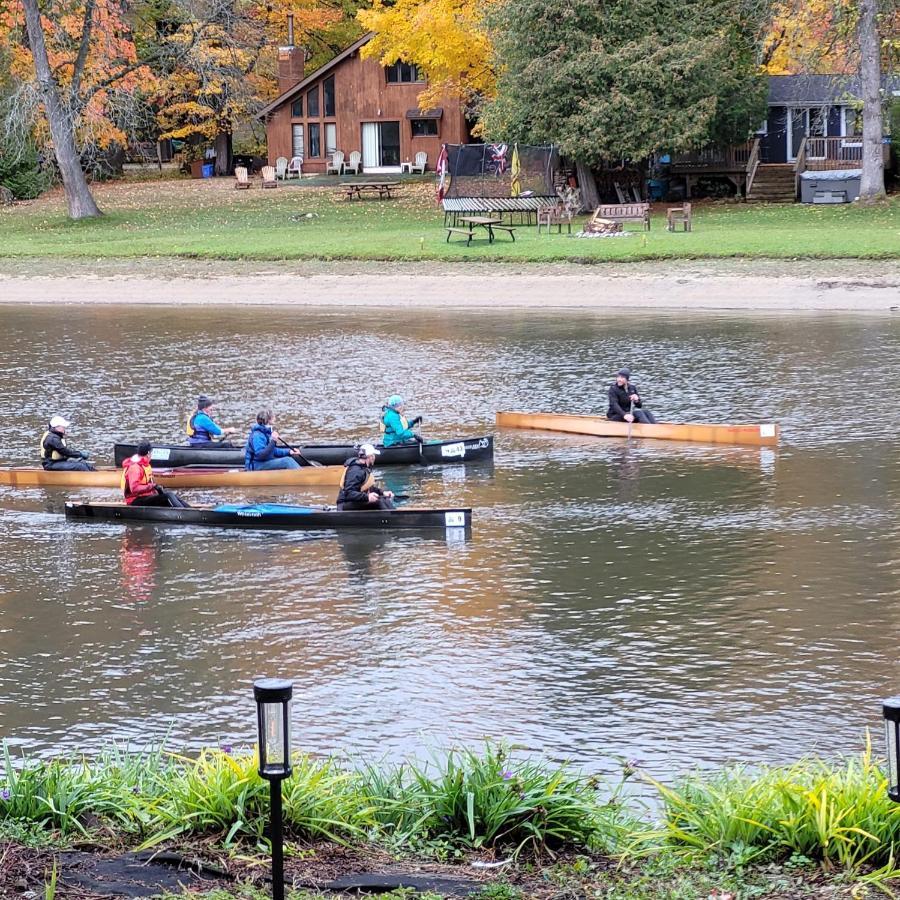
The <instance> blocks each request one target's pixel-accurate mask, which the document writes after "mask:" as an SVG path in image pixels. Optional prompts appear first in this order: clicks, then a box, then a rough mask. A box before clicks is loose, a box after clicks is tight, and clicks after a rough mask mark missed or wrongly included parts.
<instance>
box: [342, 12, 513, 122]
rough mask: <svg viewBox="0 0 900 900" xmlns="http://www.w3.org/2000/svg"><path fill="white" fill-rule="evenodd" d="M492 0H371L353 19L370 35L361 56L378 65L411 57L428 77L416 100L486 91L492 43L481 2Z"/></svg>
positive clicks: (491, 82) (491, 79)
mask: <svg viewBox="0 0 900 900" xmlns="http://www.w3.org/2000/svg"><path fill="white" fill-rule="evenodd" d="M494 2H497V0H396V2H394V3H392V4H391V5H388V4H386V3H385V2H383V0H373V5H372V7H371V8H370V9H362V10H360V11H359V13H357V19H358V20H359V22H360V23H361V24H362V25H363V27H364V28H366V29H368V30H369V31H373V32H375V37H374V38H373V39H372V40H371V41H370V42H369V43H368V44H367V45H366V46H365V47H364V48H363V50H362V54H363V56H366V57H369V58H375V59H378V60H379V61H380V62H381V63H382V64H383V65H391V64H393V63H395V62H397V61H402V62H409V63H415V64H416V65H417V66H418V67H419V69H421V71H422V72H423V74H424V75H425V77H426V78H427V80H428V86H427V88H426V89H425V90H424V91H423V92H422V94H421V95H420V103H421V105H422V106H426V107H427V106H435V105H437V100H438V98H439V97H440V96H441V95H442V94H449V95H451V96H455V97H459V98H460V99H462V100H469V99H471V98H473V97H476V96H484V97H491V96H493V95H494V91H495V80H496V74H495V72H494V70H493V68H492V66H491V57H492V52H493V48H492V44H491V39H490V36H489V34H488V31H487V28H486V27H485V23H484V13H485V9H486V6H488V5H490V4H491V3H494Z"/></svg>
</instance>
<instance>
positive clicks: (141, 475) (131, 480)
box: [122, 441, 187, 507]
mask: <svg viewBox="0 0 900 900" xmlns="http://www.w3.org/2000/svg"><path fill="white" fill-rule="evenodd" d="M122 493H123V494H124V495H125V502H126V503H127V504H128V505H129V506H175V507H186V506H187V503H185V502H184V500H182V499H181V497H179V496H178V495H177V494H173V493H172V491H167V490H166V489H165V488H164V487H160V486H159V485H158V484H156V482H155V481H154V480H153V467H152V465H151V464H150V443H149V442H148V441H142V442H141V443H140V444H138V445H137V453H135V454H134V456H131V457H129V458H128V459H126V460H125V462H123V463H122Z"/></svg>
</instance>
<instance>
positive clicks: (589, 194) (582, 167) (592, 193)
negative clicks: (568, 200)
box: [575, 162, 600, 211]
mask: <svg viewBox="0 0 900 900" xmlns="http://www.w3.org/2000/svg"><path fill="white" fill-rule="evenodd" d="M575 177H576V178H577V179H578V187H579V188H581V208H582V209H587V210H591V211H593V210H595V209H596V208H597V207H598V206H599V205H600V192H599V191H598V190H597V179H596V178H594V172H593V170H592V169H591V167H590V166H588V165H586V164H585V163H583V162H576V163H575Z"/></svg>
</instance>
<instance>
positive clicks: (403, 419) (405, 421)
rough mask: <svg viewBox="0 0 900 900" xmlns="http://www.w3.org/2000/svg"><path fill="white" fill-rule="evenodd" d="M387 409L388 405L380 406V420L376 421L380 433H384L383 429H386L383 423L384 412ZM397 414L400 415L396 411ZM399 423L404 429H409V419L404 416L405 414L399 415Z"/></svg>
mask: <svg viewBox="0 0 900 900" xmlns="http://www.w3.org/2000/svg"><path fill="white" fill-rule="evenodd" d="M389 409H390V407H389V406H382V407H381V421H380V422H379V423H378V427H379V429H380V431H381V433H382V434H384V433H385V431H387V429H386V428H385V424H384V414H385V413H386V412H387V411H388V410H389ZM397 415H400V414H399V413H397ZM400 425H401V427H402V428H403V430H404V431H408V430H409V420H408V419H407V418H406V416H400Z"/></svg>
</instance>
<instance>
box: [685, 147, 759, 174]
mask: <svg viewBox="0 0 900 900" xmlns="http://www.w3.org/2000/svg"><path fill="white" fill-rule="evenodd" d="M756 143H757V141H756V140H755V139H754V140H750V141H745V142H744V143H743V144H735V145H734V146H733V147H701V148H700V149H699V150H692V151H691V152H690V153H673V154H672V167H673V168H675V169H724V170H726V171H729V170H733V171H740V170H741V169H744V168H746V166H747V162H748V160H749V159H750V156H751V154H752V153H753V148H754V145H755V144H756Z"/></svg>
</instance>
